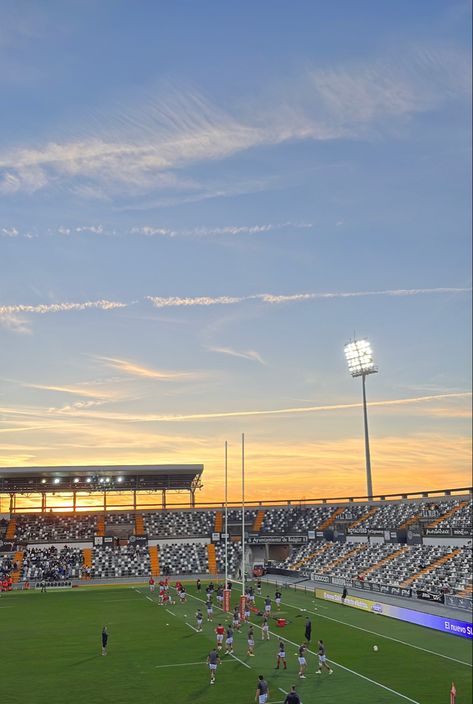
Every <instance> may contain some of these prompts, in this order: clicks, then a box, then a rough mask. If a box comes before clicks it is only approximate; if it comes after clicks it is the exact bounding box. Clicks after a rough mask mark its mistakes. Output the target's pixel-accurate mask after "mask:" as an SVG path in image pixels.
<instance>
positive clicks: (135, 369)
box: [96, 356, 203, 381]
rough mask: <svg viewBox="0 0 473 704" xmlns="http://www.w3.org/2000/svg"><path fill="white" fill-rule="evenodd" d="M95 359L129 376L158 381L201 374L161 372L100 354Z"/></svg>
mask: <svg viewBox="0 0 473 704" xmlns="http://www.w3.org/2000/svg"><path fill="white" fill-rule="evenodd" d="M96 359H98V360H99V361H101V362H103V363H104V364H105V365H107V366H108V367H111V368H112V369H116V370H118V371H120V372H123V373H124V374H128V375H129V376H134V377H144V378H146V379H156V380H158V381H186V380H191V379H198V378H199V379H201V378H202V376H203V375H202V374H200V373H197V372H169V371H166V372H163V371H159V370H157V369H150V368H149V367H144V366H142V365H140V364H137V363H136V362H130V361H129V360H127V359H117V358H114V357H100V356H96Z"/></svg>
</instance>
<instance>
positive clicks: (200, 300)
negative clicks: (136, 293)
mask: <svg viewBox="0 0 473 704" xmlns="http://www.w3.org/2000/svg"><path fill="white" fill-rule="evenodd" d="M469 292H471V288H453V287H449V288H447V287H442V288H411V289H387V290H385V291H329V292H326V293H322V292H318V293H315V292H311V293H291V294H273V293H256V294H254V295H251V296H215V297H212V296H195V297H178V296H170V297H168V298H164V297H160V296H147V297H146V300H148V301H150V302H151V303H152V304H153V305H154V306H155V307H156V308H168V307H171V308H175V307H179V306H184V307H189V306H221V305H235V304H236V303H243V302H245V301H261V302H262V303H271V304H280V303H295V302H300V301H315V300H330V299H334V298H364V297H369V296H388V297H395V298H397V297H404V296H420V295H425V294H448V293H452V294H453V293H469Z"/></svg>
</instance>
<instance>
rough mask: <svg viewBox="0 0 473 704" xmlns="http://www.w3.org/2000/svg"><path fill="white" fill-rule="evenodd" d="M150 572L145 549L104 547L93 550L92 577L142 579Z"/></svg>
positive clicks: (126, 546)
mask: <svg viewBox="0 0 473 704" xmlns="http://www.w3.org/2000/svg"><path fill="white" fill-rule="evenodd" d="M150 571H151V568H150V558H149V552H148V548H147V547H144V546H141V545H125V546H120V547H118V548H113V547H111V546H108V545H105V546H101V547H94V549H93V552H92V577H95V578H107V577H143V576H146V575H149V574H150Z"/></svg>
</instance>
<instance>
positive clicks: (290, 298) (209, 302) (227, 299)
mask: <svg viewBox="0 0 473 704" xmlns="http://www.w3.org/2000/svg"><path fill="white" fill-rule="evenodd" d="M471 290H472V289H471V288H460V287H438V288H411V289H387V290H384V291H329V292H308V293H290V294H273V293H256V294H253V295H249V296H184V297H183V296H167V297H163V296H145V297H144V298H143V299H141V301H142V302H149V303H151V304H152V305H153V306H154V307H155V308H182V307H184V308H192V307H204V308H205V307H207V308H208V307H211V306H230V305H236V304H239V303H245V302H252V301H256V302H261V303H269V304H271V305H279V304H284V303H298V302H303V301H317V300H330V299H337V298H364V297H371V296H376V297H377V296H387V297H389V298H391V297H393V298H404V297H408V296H422V295H430V294H437V295H446V294H463V293H471ZM138 302H139V301H137V300H135V301H108V300H103V299H102V300H97V301H85V302H82V303H40V304H38V305H25V304H13V305H3V306H0V320H1V319H2V318H5V317H8V316H15V315H17V314H20V313H33V314H39V315H46V314H50V313H67V312H77V311H85V310H103V311H111V310H116V309H120V308H129V307H130V306H133V305H136V304H137V303H138Z"/></svg>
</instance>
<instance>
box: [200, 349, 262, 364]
mask: <svg viewBox="0 0 473 704" xmlns="http://www.w3.org/2000/svg"><path fill="white" fill-rule="evenodd" d="M207 349H208V350H209V351H210V352H220V353H221V354H227V355H229V356H230V357H241V358H242V359H249V360H251V361H252V362H258V363H259V364H262V365H263V366H266V362H265V361H264V359H263V358H262V357H261V355H260V354H258V352H255V351H254V350H247V351H245V352H241V351H240V352H239V351H237V350H232V349H231V348H230V347H208V348H207Z"/></svg>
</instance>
